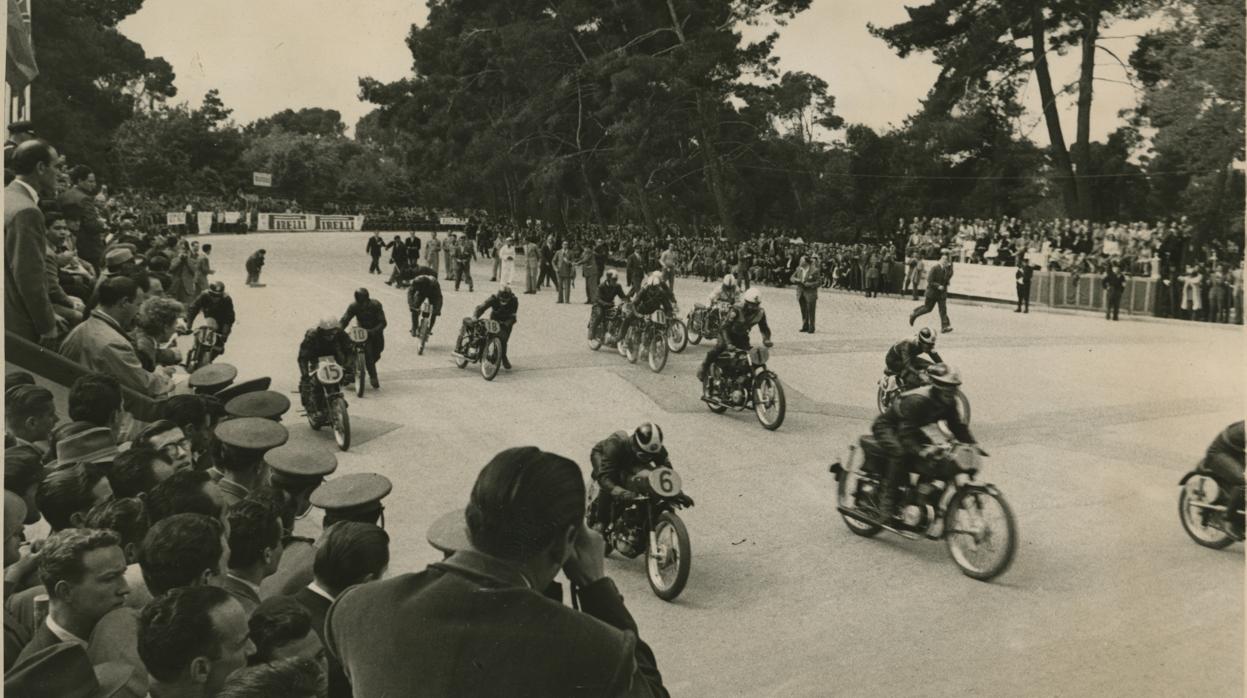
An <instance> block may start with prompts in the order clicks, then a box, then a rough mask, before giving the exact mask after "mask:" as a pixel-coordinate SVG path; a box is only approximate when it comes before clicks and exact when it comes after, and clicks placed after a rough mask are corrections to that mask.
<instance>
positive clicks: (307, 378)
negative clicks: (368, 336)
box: [299, 315, 351, 412]
mask: <svg viewBox="0 0 1247 698" xmlns="http://www.w3.org/2000/svg"><path fill="white" fill-rule="evenodd" d="M350 354H351V348H350V346H349V340H348V339H347V338H346V333H345V332H343V331H342V325H340V324H338V318H336V317H334V316H332V315H330V316H328V317H326V318H324V319H322V320H321V321H320V322H319V323H317V325H316V327H313V328H312V329H310V330H308V331H307V333H306V334H304V335H303V341H302V342H301V343H300V344H299V397H300V398H301V399H302V401H303V409H305V410H307V411H309V412H320V411H321V410H323V409H324V407H325V406H324V405H321V404H319V403H318V397H319V395H320V392H319V391H317V390H316V384H315V383H314V382H313V379H312V374H313V373H315V371H316V360H317V359H319V358H320V357H322V356H332V357H333V360H334V361H337V362H338V365H339V366H341V367H342V370H343V372H344V374H345V375H344V376H343V381H346V382H349V380H350V378H349V376H350V373H351V364H350V363H349V362H348V361H347V360H346V357H348V356H350Z"/></svg>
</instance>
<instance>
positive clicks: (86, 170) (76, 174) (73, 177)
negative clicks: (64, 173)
mask: <svg viewBox="0 0 1247 698" xmlns="http://www.w3.org/2000/svg"><path fill="white" fill-rule="evenodd" d="M93 174H95V173H94V172H93V171H92V170H91V168H90V167H87V166H86V165H75V166H74V167H73V168H71V169H70V170H69V183H70V184H77V183H79V182H81V181H83V180H84V179H87V178H89V177H90V176H91V175H93Z"/></svg>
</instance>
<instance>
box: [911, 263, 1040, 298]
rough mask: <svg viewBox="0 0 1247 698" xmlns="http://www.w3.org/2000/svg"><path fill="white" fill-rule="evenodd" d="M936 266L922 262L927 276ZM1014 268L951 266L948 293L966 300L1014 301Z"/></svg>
mask: <svg viewBox="0 0 1247 698" xmlns="http://www.w3.org/2000/svg"><path fill="white" fill-rule="evenodd" d="M936 264H938V262H936V261H934V260H925V261H923V262H922V266H923V270H924V271H926V272H927V274H924V278H925V277H927V276H929V274H930V270H931V267H933V266H935V265H936ZM1014 271H1015V268H1014V267H995V266H990V265H987V264H953V278H952V281H950V282H948V293H949V295H952V296H964V297H968V298H990V299H993V300H1002V301H1016V300H1017V289H1016V284H1017V281H1016V279H1015V278H1014V276H1013V274H1014Z"/></svg>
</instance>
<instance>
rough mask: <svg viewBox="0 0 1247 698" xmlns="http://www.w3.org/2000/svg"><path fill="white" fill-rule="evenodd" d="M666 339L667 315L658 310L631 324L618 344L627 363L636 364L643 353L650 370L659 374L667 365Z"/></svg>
mask: <svg viewBox="0 0 1247 698" xmlns="http://www.w3.org/2000/svg"><path fill="white" fill-rule="evenodd" d="M667 338H668V337H667V313H666V312H665V311H663V310H662V309H661V308H660V309H658V310H655V311H654V312H652V313H650V314H649V316H648V317H643V318H638V319H637V320H636V321H635V322H633V323H632V325H631V326H630V327H629V328H628V336H627V337H624V338H623V341H622V342H620V343H621V344H622V345H623V350H624V356H625V357H626V358H627V359H628V362H629V363H636V362H637V359H639V358H641V353H642V352H644V353H645V354H646V356H647V359H646V360H647V362H648V363H649V368H650V370H651V371H653V372H654V373H660V372H661V371H662V369H663V367H664V366H666V365H667V354H668V352H667V349H668V347H667Z"/></svg>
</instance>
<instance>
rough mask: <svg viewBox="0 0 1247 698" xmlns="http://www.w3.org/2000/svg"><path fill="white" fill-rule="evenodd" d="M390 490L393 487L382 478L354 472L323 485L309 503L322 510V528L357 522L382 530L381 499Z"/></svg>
mask: <svg viewBox="0 0 1247 698" xmlns="http://www.w3.org/2000/svg"><path fill="white" fill-rule="evenodd" d="M392 489H394V485H393V484H392V483H390V480H389V478H387V477H385V476H384V475H378V474H376V473H355V474H352V475H343V476H342V477H338V478H334V479H332V480H329V481H327V482H325V484H323V485H321V486H320V487H318V488H317V489H316V491H315V492H313V493H312V497H311V502H312V506H315V507H319V508H321V509H324V510H325V518H324V520H323V525H324V527H325V528H329V527H330V526H332V525H333V524H334V523H336V522H338V521H359V522H361V523H370V524H376V525H378V526H380V527H381V528H385V507H384V506H382V505H381V500H382V499H384V498H385V497H386V495H388V494H389V493H390V490H392Z"/></svg>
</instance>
